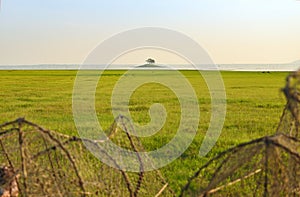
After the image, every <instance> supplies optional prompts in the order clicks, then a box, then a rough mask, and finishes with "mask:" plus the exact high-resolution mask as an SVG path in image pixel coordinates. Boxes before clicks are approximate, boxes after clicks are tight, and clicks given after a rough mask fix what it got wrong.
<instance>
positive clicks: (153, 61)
mask: <svg viewBox="0 0 300 197" xmlns="http://www.w3.org/2000/svg"><path fill="white" fill-rule="evenodd" d="M146 63H147V64H155V60H154V59H151V58H148V59H147V60H146Z"/></svg>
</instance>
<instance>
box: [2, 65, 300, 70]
mask: <svg viewBox="0 0 300 197" xmlns="http://www.w3.org/2000/svg"><path fill="white" fill-rule="evenodd" d="M299 68H300V65H299V64H219V65H199V66H197V69H196V67H192V66H191V65H171V66H166V65H161V66H160V65H159V66H156V67H151V66H149V67H147V66H142V67H141V66H136V65H135V66H132V65H111V66H109V67H106V66H105V65H84V66H82V67H80V66H79V65H75V64H74V65H69V64H67V65H65V64H49V65H47V64H43V65H0V70H24V71H25V70H131V69H135V70H201V71H202V70H203V71H205V70H206V71H212V70H215V71H216V70H217V71H218V70H219V71H245V72H256V71H257V72H268V71H269V72H290V71H295V70H298V69H299Z"/></svg>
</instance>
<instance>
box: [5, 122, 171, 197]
mask: <svg viewBox="0 0 300 197" xmlns="http://www.w3.org/2000/svg"><path fill="white" fill-rule="evenodd" d="M117 121H120V120H117ZM116 129H117V122H115V123H114V124H113V125H112V130H111V133H110V134H109V137H111V138H114V137H115V136H117V135H118V133H116ZM120 133H121V132H120ZM116 139H118V140H116V141H115V143H120V144H122V146H123V147H124V146H125V147H127V148H128V149H132V150H135V149H137V148H138V147H141V145H139V144H138V143H139V141H138V140H137V138H134V137H133V136H130V135H129V134H127V135H124V136H121V137H118V138H117V137H116ZM83 142H84V143H88V144H89V145H91V146H93V147H95V149H96V150H97V151H103V150H102V148H101V146H99V143H101V142H98V141H91V140H87V139H81V138H77V137H69V136H65V135H62V134H59V133H57V132H53V131H49V130H45V129H43V128H41V127H40V126H38V125H36V124H33V123H31V122H29V121H27V120H25V119H18V120H15V121H12V122H8V123H5V124H3V125H0V164H1V165H2V168H1V169H2V172H3V173H1V170H0V187H1V193H0V196H1V195H2V196H17V194H18V193H19V195H20V196H159V195H164V196H174V193H173V191H172V190H171V189H170V187H167V186H168V184H167V183H166V181H165V180H164V179H163V177H162V176H161V174H160V172H159V171H152V172H139V173H131V172H125V171H122V170H118V168H112V167H109V166H107V165H105V164H103V163H101V162H100V161H99V160H98V159H96V158H95V157H94V156H93V155H92V154H91V153H90V152H89V151H88V150H87V149H86V147H85V146H84V144H83ZM135 151H141V150H135ZM108 159H112V158H109V156H108ZM112 160H113V159H112ZM112 162H115V165H116V167H117V166H118V163H117V162H116V161H112ZM140 165H143V164H142V163H140Z"/></svg>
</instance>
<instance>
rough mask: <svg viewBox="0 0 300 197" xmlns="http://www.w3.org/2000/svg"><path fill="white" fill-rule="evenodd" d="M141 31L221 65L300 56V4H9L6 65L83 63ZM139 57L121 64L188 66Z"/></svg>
mask: <svg viewBox="0 0 300 197" xmlns="http://www.w3.org/2000/svg"><path fill="white" fill-rule="evenodd" d="M140 27H162V28H168V29H172V30H175V31H178V32H181V33H183V34H185V35H187V36H189V37H190V38H192V39H193V40H195V41H196V42H197V43H199V44H200V45H201V46H202V47H203V48H204V49H205V50H206V51H207V53H208V54H209V55H210V57H211V58H212V60H213V61H214V62H215V63H217V64H232V63H235V64H260V63H266V64H269V63H279V64H280V63H288V62H293V61H296V60H299V59H300V36H299V35H300V1H297V0H1V11H0V65H16V64H21V65H23V64H81V63H82V62H83V61H84V60H85V58H86V57H87V56H88V54H89V53H90V52H91V51H92V50H93V49H94V48H95V47H96V46H97V45H99V44H100V43H101V42H102V41H104V40H106V39H108V38H109V37H111V36H112V35H115V34H117V33H120V32H123V31H126V30H130V29H134V28H140ZM136 54H138V55H136ZM136 54H134V53H133V54H128V55H127V57H123V58H122V59H120V60H118V61H117V62H118V63H119V62H120V63H124V64H130V63H138V62H142V61H144V60H145V59H147V58H148V57H153V58H155V59H157V61H158V62H164V63H181V62H180V61H181V60H180V58H178V59H176V58H174V57H173V55H170V54H167V53H164V52H162V51H156V50H152V51H151V50H150V51H149V50H148V51H138V52H136ZM175 60H176V61H175Z"/></svg>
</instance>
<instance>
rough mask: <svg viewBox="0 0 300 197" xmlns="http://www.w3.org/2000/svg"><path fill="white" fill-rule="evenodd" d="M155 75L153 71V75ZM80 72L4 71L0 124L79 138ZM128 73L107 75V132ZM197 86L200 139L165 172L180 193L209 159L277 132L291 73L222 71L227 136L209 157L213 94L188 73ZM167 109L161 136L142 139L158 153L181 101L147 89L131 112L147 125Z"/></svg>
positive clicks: (100, 106) (103, 107) (99, 100)
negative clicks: (26, 123)
mask: <svg viewBox="0 0 300 197" xmlns="http://www.w3.org/2000/svg"><path fill="white" fill-rule="evenodd" d="M147 72H151V71H147ZM76 73H77V72H76V71H0V122H1V123H2V122H6V121H10V120H14V119H16V118H18V117H25V118H26V119H28V120H30V121H32V122H35V123H37V124H40V125H42V126H43V127H44V128H48V129H51V130H55V131H58V132H61V133H64V134H68V135H78V134H77V131H76V128H75V124H74V122H73V115H72V91H73V85H74V80H75V77H76ZM123 73H124V71H106V72H104V73H103V75H102V77H101V80H100V82H99V84H98V87H97V92H96V102H95V105H96V109H97V116H98V119H99V122H100V124H101V125H102V127H103V128H106V129H107V128H109V126H110V124H111V123H112V122H113V115H112V113H111V106H110V98H111V93H112V90H113V87H114V85H115V82H116V81H117V80H118V79H119V78H120V77H121V76H122V75H123ZM182 73H183V74H184V75H185V76H186V78H187V79H188V80H189V81H190V83H191V84H192V85H193V87H194V89H195V92H196V94H197V96H198V101H199V103H200V112H201V118H200V121H199V123H200V124H199V127H198V129H197V135H196V137H195V139H194V141H193V143H192V144H191V146H190V147H189V148H188V150H187V151H186V152H185V153H184V154H183V155H182V156H181V157H180V158H178V159H177V160H176V161H174V162H173V163H171V164H170V165H168V166H166V167H164V168H163V169H161V171H162V173H163V175H164V176H165V177H166V179H167V180H168V182H169V183H170V186H171V187H172V188H173V189H174V190H175V191H177V192H178V191H179V189H180V187H181V186H182V185H183V184H184V183H185V182H186V180H187V178H188V177H189V176H190V175H191V174H193V172H194V171H195V170H196V169H197V168H198V167H199V165H201V164H204V163H205V161H207V160H208V159H209V158H211V157H213V156H214V155H216V154H217V153H219V152H221V151H224V150H225V149H227V148H229V147H232V146H234V145H236V144H238V143H241V142H246V141H248V140H251V139H254V138H258V137H262V136H264V135H269V134H272V133H274V132H275V130H276V127H277V124H278V122H279V118H280V115H281V112H282V110H283V107H284V105H285V98H284V96H283V94H282V93H281V91H280V89H281V88H282V87H283V86H284V83H285V77H286V76H287V74H288V73H282V72H274V73H260V72H222V73H221V74H222V77H223V80H224V84H225V87H226V94H227V115H226V120H225V124H224V127H223V130H222V134H221V136H220V138H219V140H218V142H217V144H216V145H215V147H214V148H213V150H212V151H211V152H210V153H209V154H208V155H207V156H206V157H205V158H201V157H200V156H198V152H199V148H200V146H201V142H202V139H203V137H204V135H205V132H206V130H207V128H208V126H209V121H210V115H211V112H210V95H209V91H208V89H207V87H206V84H205V82H204V80H203V79H202V77H201V75H200V74H199V73H198V72H196V71H182ZM156 102H159V103H161V104H163V105H164V106H165V108H166V111H167V113H168V118H167V120H166V123H165V125H164V127H163V128H162V130H161V131H159V132H158V133H157V134H155V135H154V136H151V137H149V138H145V139H142V143H143V145H144V146H145V149H146V150H155V149H157V148H159V147H161V146H163V145H164V144H165V143H167V142H168V141H169V140H171V139H172V138H173V136H174V135H175V133H176V131H177V127H178V125H179V120H180V113H179V102H178V100H177V98H176V96H175V94H174V93H173V92H172V91H170V90H169V89H168V88H166V87H164V86H162V85H159V84H154V83H148V84H145V85H143V86H141V87H139V88H138V89H136V91H135V92H134V93H133V94H132V96H131V100H130V111H131V113H132V117H133V119H134V120H135V121H136V122H138V123H139V124H141V125H143V124H146V123H147V122H149V121H150V117H149V114H148V110H149V107H150V106H151V105H152V104H153V103H156Z"/></svg>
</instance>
